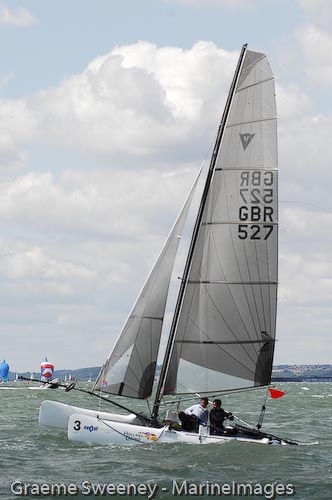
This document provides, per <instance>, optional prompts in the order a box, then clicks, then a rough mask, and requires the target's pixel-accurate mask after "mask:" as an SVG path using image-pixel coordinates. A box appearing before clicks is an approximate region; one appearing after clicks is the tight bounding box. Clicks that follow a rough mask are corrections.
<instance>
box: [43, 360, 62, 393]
mask: <svg viewBox="0 0 332 500" xmlns="http://www.w3.org/2000/svg"><path fill="white" fill-rule="evenodd" d="M53 372H54V365H53V363H50V362H49V361H48V359H47V358H45V360H44V361H43V362H42V363H41V365H40V375H41V378H40V380H41V381H42V384H41V385H40V387H39V389H57V388H58V387H59V385H58V383H59V379H58V378H54V379H52V375H53Z"/></svg>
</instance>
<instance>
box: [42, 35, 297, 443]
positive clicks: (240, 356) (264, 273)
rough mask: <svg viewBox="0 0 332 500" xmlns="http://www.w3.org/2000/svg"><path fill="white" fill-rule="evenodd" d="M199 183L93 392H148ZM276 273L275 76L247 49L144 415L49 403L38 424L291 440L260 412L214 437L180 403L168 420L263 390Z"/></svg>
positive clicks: (75, 430) (80, 430)
mask: <svg viewBox="0 0 332 500" xmlns="http://www.w3.org/2000/svg"><path fill="white" fill-rule="evenodd" d="M196 184H197V181H195V183H194V186H193V188H192V190H191V192H190V194H189V196H188V198H187V200H186V202H185V204H184V206H183V208H182V210H181V212H180V214H179V216H178V218H177V220H176V222H175V224H174V226H173V229H172V231H171V232H170V234H169V236H168V238H167V240H166V243H165V245H164V247H163V249H162V251H161V253H160V255H159V257H158V259H157V261H156V263H155V265H154V267H153V268H152V271H151V273H150V275H149V277H148V278H147V281H146V282H145V285H144V286H143V289H142V291H141V293H140V295H139V296H138V298H137V301H136V303H135V305H134V307H133V309H132V311H131V313H130V315H129V317H128V319H127V321H126V323H125V325H124V327H123V329H122V331H121V333H120V336H119V338H118V340H117V342H116V343H115V345H114V348H113V350H112V352H111V353H110V355H109V357H108V358H107V360H106V362H105V364H104V366H103V367H102V369H101V371H100V373H99V375H98V377H97V380H96V382H95V384H94V386H93V389H92V391H85V392H87V393H88V394H94V395H96V394H97V391H98V394H102V393H107V394H113V395H116V396H121V397H126V398H136V399H149V398H150V397H151V395H152V389H153V383H154V380H155V375H156V363H157V357H158V352H159V346H160V340H161V333H162V326H163V321H164V316H165V307H166V301H167V296H168V290H169V284H170V280H171V275H172V270H173V266H174V261H175V257H176V253H177V249H178V245H179V235H180V234H181V232H182V229H183V226H184V223H185V220H186V217H187V214H188V210H189V207H190V205H191V201H192V198H193V192H194V189H195V187H196ZM277 271H278V193H277V123H276V106H275V95H274V78H273V74H272V72H271V69H270V66H269V63H268V61H267V57H266V56H265V55H264V54H261V53H257V52H252V51H249V50H247V46H246V45H245V46H244V47H243V48H242V51H241V54H240V58H239V62H238V65H237V68H236V72H235V75H234V79H233V82H232V85H231V88H230V92H229V96H228V99H227V102H226V106H225V110H224V113H223V116H222V119H221V123H220V126H219V129H218V134H217V139H216V144H215V147H214V150H213V154H212V158H211V162H210V166H209V170H208V173H207V175H206V180H205V187H204V190H203V193H202V197H201V203H200V206H199V209H198V213H197V217H196V222H195V226H194V229H193V233H192V239H191V243H190V246H189V249H188V256H187V261H186V264H185V267H184V270H183V273H182V277H181V285H180V288H179V292H178V298H177V302H176V306H175V310H174V314H173V320H172V324H171V327H170V331H169V332H168V341H167V347H166V350H165V353H164V357H163V363H162V367H161V372H160V376H159V381H158V386H157V390H156V395H155V399H154V402H153V405H152V406H151V411H150V413H149V414H148V415H141V414H140V413H138V412H132V414H131V415H128V416H127V415H120V414H115V413H108V412H106V413H102V412H99V411H97V410H96V411H94V410H87V409H83V408H78V407H72V406H70V405H65V404H62V403H57V402H52V401H44V402H43V403H42V405H41V408H40V416H39V422H40V424H41V425H48V426H50V427H59V428H67V430H68V437H69V439H71V440H73V441H84V442H89V443H96V444H138V443H157V442H159V443H165V442H167V443H175V442H188V443H197V444H209V443H219V444H222V443H225V442H228V441H230V440H238V441H244V442H255V443H262V444H292V442H291V441H288V440H286V439H281V438H278V437H276V436H274V435H272V434H270V433H265V432H262V430H261V425H262V418H263V414H264V411H265V405H263V408H262V413H261V417H260V419H259V422H258V424H257V426H256V427H253V426H249V425H247V424H244V425H243V424H242V423H241V424H239V423H238V424H236V425H233V426H229V427H228V428H226V431H225V432H224V433H223V434H222V435H217V436H216V435H212V434H210V428H209V426H203V425H200V426H199V428H198V429H197V430H196V431H195V432H193V431H191V432H190V431H186V430H185V428H184V426H183V425H181V424H180V421H179V419H178V412H179V408H180V404H182V403H181V402H179V400H177V401H178V402H175V403H174V404H175V410H169V411H167V413H165V409H166V408H167V406H166V404H167V396H171V395H172V396H177V395H178V398H180V395H187V396H186V397H187V398H188V396H190V397H193V396H194V395H199V394H200V395H205V396H209V395H210V396H211V395H212V394H213V395H217V394H225V393H234V392H239V391H247V390H254V389H258V388H264V387H268V386H269V384H270V382H271V372H272V363H273V355H274V346H275V336H276V310H277V280H278V276H277ZM71 388H72V387H71ZM68 389H70V388H69V387H67V389H66V390H68ZM83 392H84V391H83ZM101 397H102V396H101ZM181 397H183V396H181ZM112 404H114V405H116V406H119V407H120V408H122V409H123V408H124V407H123V406H121V405H119V404H118V403H117V402H115V401H112ZM126 409H127V408H126ZM128 411H130V410H128ZM162 413H164V414H163V415H162Z"/></svg>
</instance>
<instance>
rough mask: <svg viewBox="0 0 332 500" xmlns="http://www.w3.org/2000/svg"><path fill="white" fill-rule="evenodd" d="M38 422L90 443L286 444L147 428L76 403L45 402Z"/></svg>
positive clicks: (129, 417)
mask: <svg viewBox="0 0 332 500" xmlns="http://www.w3.org/2000/svg"><path fill="white" fill-rule="evenodd" d="M39 423H40V425H43V426H46V427H52V428H58V429H66V430H68V438H69V439H70V440H72V441H81V442H85V443H90V444H105V445H112V444H130V445H134V444H142V443H145V444H153V443H156V442H159V443H176V442H182V443H191V444H222V443H227V442H229V441H234V440H236V441H242V442H248V443H260V444H286V443H285V442H283V441H282V440H277V439H274V438H269V437H266V436H264V437H250V436H245V435H244V434H241V433H239V434H238V435H235V436H233V435H224V436H210V435H209V434H208V429H207V428H206V427H201V429H200V432H199V433H195V432H186V431H179V430H175V429H172V428H170V427H169V425H166V426H164V427H161V428H160V427H149V426H145V425H142V422H140V419H139V418H138V417H136V416H135V415H133V414H131V415H119V414H115V413H108V412H102V411H96V410H89V409H86V408H79V407H77V406H71V405H66V404H63V403H58V402H56V401H44V402H43V403H42V404H41V407H40V412H39Z"/></svg>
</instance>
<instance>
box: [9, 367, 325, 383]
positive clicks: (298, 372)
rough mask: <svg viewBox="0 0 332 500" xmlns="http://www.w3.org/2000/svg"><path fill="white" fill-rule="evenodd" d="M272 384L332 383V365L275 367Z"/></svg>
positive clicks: (82, 373)
mask: <svg viewBox="0 0 332 500" xmlns="http://www.w3.org/2000/svg"><path fill="white" fill-rule="evenodd" d="M159 369H160V367H159V366H158V367H157V373H156V375H157V376H158V375H159ZM99 371H100V367H99V366H95V367H89V368H77V369H75V370H69V369H66V370H65V369H63V370H55V371H54V373H53V377H54V378H59V379H61V380H72V379H73V380H77V381H89V380H91V381H94V380H96V378H97V376H98V373H99ZM18 374H19V375H22V376H23V377H27V378H29V377H30V374H31V372H24V373H23V372H19V373H18ZM32 374H33V376H34V377H35V378H36V379H39V378H40V372H38V371H35V372H33V373H32ZM15 375H16V373H15V372H12V371H10V372H9V380H10V381H13V380H15ZM271 381H272V382H332V365H329V364H320V365H319V364H313V365H276V366H274V367H273V371H272V379H271Z"/></svg>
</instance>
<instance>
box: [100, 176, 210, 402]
mask: <svg viewBox="0 0 332 500" xmlns="http://www.w3.org/2000/svg"><path fill="white" fill-rule="evenodd" d="M200 173H201V170H200V171H199V173H198V175H197V177H196V180H195V182H194V184H193V186H192V188H191V190H190V193H189V195H188V197H187V200H186V201H185V203H184V205H183V207H182V209H181V211H180V213H179V215H178V218H177V220H176V222H175V224H174V226H173V228H172V230H171V232H170V234H169V236H168V238H167V240H166V243H165V245H164V247H163V249H162V251H161V253H160V255H159V257H158V259H157V261H156V263H155V264H154V266H153V268H152V270H151V272H150V275H149V277H148V279H147V280H146V282H145V284H144V286H143V289H142V290H141V292H140V294H139V296H138V298H137V300H136V303H135V305H134V307H133V309H132V311H131V313H130V315H129V317H128V319H127V321H126V323H125V325H124V327H123V329H122V331H121V333H120V336H119V338H118V340H117V342H116V344H115V346H114V348H113V350H112V352H111V353H110V355H109V357H108V358H107V360H106V362H105V364H104V366H103V367H102V368H101V370H100V373H99V375H98V377H97V379H96V382H95V384H94V387H93V390H102V391H103V392H108V393H110V394H116V395H119V396H127V397H133V398H139V399H145V398H148V397H149V396H150V395H151V392H152V386H153V382H154V377H155V371H156V362H157V356H158V350H159V344H160V337H161V331H162V326H163V321H164V315H165V307H166V301H167V295H168V289H169V284H170V279H171V275H172V271H173V266H174V261H175V257H176V254H177V250H178V246H179V242H180V235H181V233H182V230H183V226H184V223H185V221H186V218H187V215H188V211H189V208H190V205H191V202H192V199H193V196H194V193H195V188H196V186H197V182H198V179H199V176H200Z"/></svg>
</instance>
